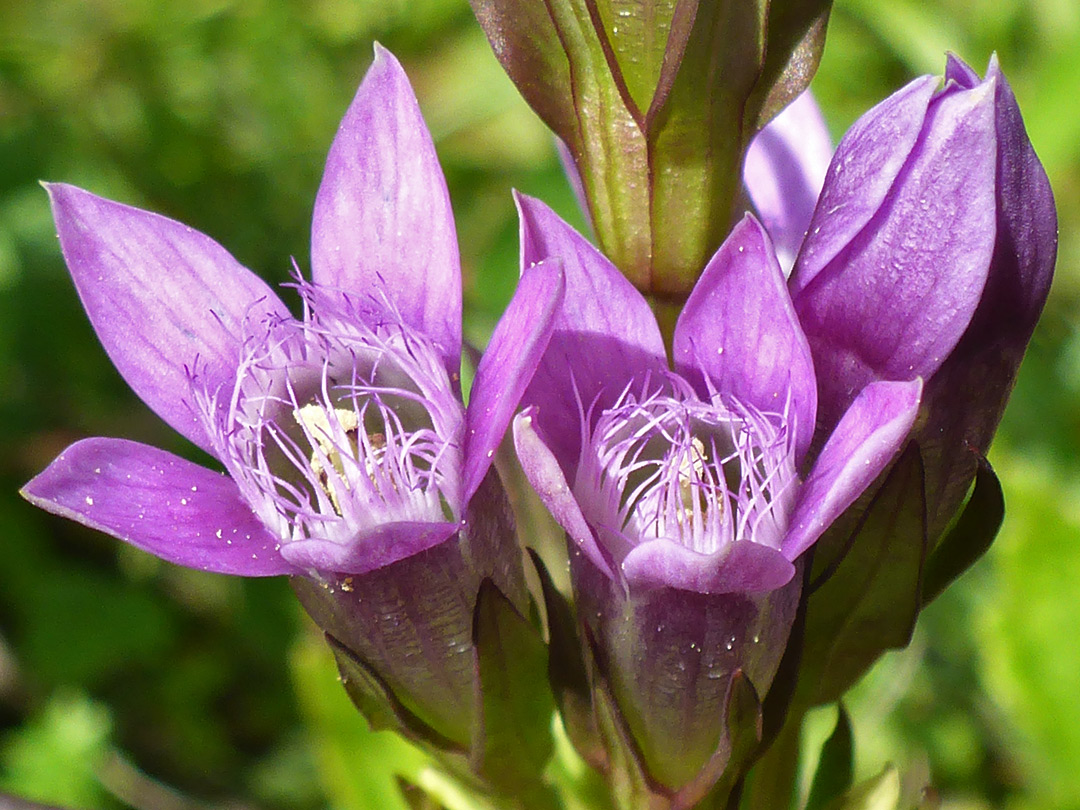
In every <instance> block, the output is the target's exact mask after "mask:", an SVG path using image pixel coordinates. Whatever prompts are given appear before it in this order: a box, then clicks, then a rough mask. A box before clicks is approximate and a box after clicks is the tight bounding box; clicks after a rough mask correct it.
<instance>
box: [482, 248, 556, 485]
mask: <svg viewBox="0 0 1080 810" xmlns="http://www.w3.org/2000/svg"><path fill="white" fill-rule="evenodd" d="M565 286H566V285H565V282H564V280H563V274H562V267H561V265H560V263H559V261H558V260H557V259H555V260H552V261H549V262H547V263H546V264H545V263H543V262H541V263H540V264H535V265H533V266H532V267H530V268H528V269H527V270H525V272H524V273H523V274H522V276H521V280H520V281H519V282H518V287H517V292H515V293H514V297H513V299H512V300H511V301H510V305H509V306H508V307H507V308H506V312H505V313H503V316H502V318H500V319H499V323H498V325H496V327H495V331H494V332H493V333H492V335H491V341H490V342H489V343H488V348H487V351H485V352H484V356H483V357H482V358H481V359H480V365H479V366H478V367H477V369H476V378H475V380H474V381H473V387H472V393H471V394H470V396H469V409H468V411H467V413H466V416H465V423H466V425H467V426H468V432H467V433H466V436H465V481H464V495H463V497H464V500H465V502H466V503H467V502H468V501H469V499H470V498H472V496H473V493H474V492H476V489H477V487H479V486H480V482H481V481H483V480H484V475H485V474H486V473H487V471H488V468H489V467H490V466H491V459H492V457H493V456H494V455H495V450H496V449H497V448H498V446H499V442H501V441H502V439H503V436H504V435H505V434H506V426H507V425H509V424H510V417H512V416H513V415H514V411H516V410H517V407H518V404H519V402H520V401H521V396H522V394H524V393H525V388H526V386H528V384H529V381H530V380H531V379H532V375H533V372H534V371H536V365H537V363H539V362H540V356H541V355H542V354H543V353H544V350H545V349H546V348H547V345H548V341H549V340H550V339H551V331H552V326H553V318H554V316H555V312H556V309H557V308H558V307H559V306H560V305H561V304H562V297H563V290H564V289H565Z"/></svg>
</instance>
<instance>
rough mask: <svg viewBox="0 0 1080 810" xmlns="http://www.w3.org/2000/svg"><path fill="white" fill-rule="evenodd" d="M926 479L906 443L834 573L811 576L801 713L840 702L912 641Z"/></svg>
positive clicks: (918, 591) (917, 605) (914, 449)
mask: <svg viewBox="0 0 1080 810" xmlns="http://www.w3.org/2000/svg"><path fill="white" fill-rule="evenodd" d="M924 481H925V476H924V471H923V464H922V457H921V455H920V453H919V450H918V447H917V446H916V445H915V444H914V443H909V444H908V446H907V449H906V450H905V451H904V453H903V454H902V455H901V456H900V458H899V459H897V461H896V462H895V464H894V465H893V467H892V469H891V470H890V472H889V474H888V476H887V477H886V478H885V481H884V482H883V483H882V485H881V487H880V488H879V489H878V491H877V492H876V494H875V495H874V497H873V498H872V500H871V501H870V503H869V505H868V506H867V508H866V511H865V512H864V513H863V515H862V519H861V521H860V523H859V525H858V527H857V528H856V529H855V531H854V533H853V534H852V536H851V539H850V542H849V543H848V550H847V553H846V554H844V555H843V557H842V558H839V560H838V561H836V562H835V563H834V565H833V566H832V567H831V568H832V570H830V571H826V572H825V573H824V574H820V575H819V574H815V577H816V578H815V580H814V581H812V582H811V584H810V589H809V595H808V596H807V605H806V629H805V633H804V636H803V650H802V664H801V667H800V674H799V689H800V692H799V694H798V695H797V696H796V702H797V703H798V704H799V707H800V708H802V709H805V708H806V707H809V706H815V705H819V704H822V703H831V702H833V701H836V700H838V699H839V698H840V697H841V696H842V695H843V694H844V692H846V691H847V689H848V688H849V687H850V686H851V685H852V684H854V683H855V681H856V680H858V679H859V678H860V677H861V676H862V674H863V673H864V672H865V671H866V670H867V669H868V668H869V667H870V665H871V664H872V663H873V662H874V661H875V660H877V658H878V657H879V656H880V655H881V654H882V653H883V652H884V651H885V650H889V649H898V648H902V647H905V646H907V644H908V642H909V641H910V640H911V633H912V632H913V630H914V628H915V620H916V618H917V617H918V613H919V609H920V607H921V606H922V597H921V593H922V569H923V565H924V563H925V558H926V551H927V537H926V497H925V484H924ZM826 577H827V578H826Z"/></svg>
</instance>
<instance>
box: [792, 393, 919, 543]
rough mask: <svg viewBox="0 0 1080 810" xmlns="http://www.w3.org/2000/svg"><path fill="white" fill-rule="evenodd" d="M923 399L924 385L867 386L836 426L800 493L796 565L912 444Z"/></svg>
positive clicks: (795, 533)
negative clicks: (905, 446)
mask: <svg viewBox="0 0 1080 810" xmlns="http://www.w3.org/2000/svg"><path fill="white" fill-rule="evenodd" d="M921 396H922V380H921V379H915V380H912V381H911V382H889V381H886V382H875V383H871V384H870V385H868V386H866V388H864V389H863V390H862V392H861V393H860V394H859V396H858V397H857V398H856V399H855V401H854V402H853V403H852V405H851V407H850V408H849V409H848V411H847V413H845V414H844V416H843V418H842V419H841V420H840V423H839V424H838V425H837V426H836V429H835V430H834V431H833V433H832V435H831V436H830V437H829V440H828V441H827V442H826V443H825V447H824V448H823V449H822V451H821V455H820V456H818V459H817V461H816V462H815V464H814V468H813V469H812V470H811V471H810V475H809V477H808V478H807V479H806V482H805V483H804V484H803V486H802V489H801V490H800V491H799V500H798V502H797V503H796V504H795V511H794V513H793V514H792V516H791V528H790V529H789V530H788V534H787V537H785V538H784V544H783V549H782V550H783V552H784V556H785V557H787V558H788V559H789V560H794V559H795V558H796V557H798V556H799V555H800V554H802V553H803V552H804V551H806V549H808V548H810V546H812V545H813V544H814V541H815V540H817V539H818V537H820V536H821V533H822V532H823V531H825V529H827V528H828V527H829V526H830V524H832V522H833V521H834V520H836V519H837V518H838V517H840V513H841V512H843V511H844V510H845V509H847V508H848V507H849V506H851V504H852V503H854V501H855V499H856V498H858V497H859V495H861V494H862V492H863V490H865V489H866V488H867V487H868V486H869V485H870V483H871V482H872V481H873V480H874V479H875V478H877V476H878V473H880V472H881V471H882V470H884V469H885V467H886V466H887V465H888V464H889V462H891V461H892V459H893V457H894V456H895V455H896V453H897V451H898V450H899V449H900V447H901V445H902V444H903V443H904V441H905V440H906V439H907V436H908V433H909V432H910V431H911V426H912V424H914V422H915V416H916V414H917V413H918V411H919V399H920V397H921Z"/></svg>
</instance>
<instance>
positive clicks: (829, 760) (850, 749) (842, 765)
mask: <svg viewBox="0 0 1080 810" xmlns="http://www.w3.org/2000/svg"><path fill="white" fill-rule="evenodd" d="M836 708H837V712H836V727H835V728H834V729H833V733H832V734H831V735H829V739H827V740H826V741H825V745H824V746H823V747H822V749H821V759H820V760H819V761H818V767H817V772H816V773H815V774H814V781H813V783H812V784H811V786H810V797H809V799H808V800H807V803H806V808H805V810H821V808H824V807H826V806H827V805H828V803H829V802H830V801H833V800H835V799H836V798H837V797H839V796H841V795H843V794H844V793H845V792H846V791H847V790H849V789H850V788H851V782H852V780H853V779H854V776H855V757H854V754H855V752H854V747H855V741H854V739H853V737H852V733H851V720H850V719H849V718H848V713H847V710H846V709H845V708H844V704H843V703H842V702H841V703H839V704H837V707H836Z"/></svg>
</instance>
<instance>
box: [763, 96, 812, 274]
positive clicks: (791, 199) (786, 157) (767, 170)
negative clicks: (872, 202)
mask: <svg viewBox="0 0 1080 810" xmlns="http://www.w3.org/2000/svg"><path fill="white" fill-rule="evenodd" d="M832 153H833V146H832V139H831V138H830V137H829V130H828V129H827V128H826V126H825V119H824V118H822V116H821V110H820V109H819V108H818V105H817V102H815V101H814V97H813V96H812V95H811V94H810V91H809V90H807V91H804V92H803V93H801V94H800V95H798V96H796V98H795V100H794V101H792V102H791V104H789V105H788V106H787V107H785V108H784V110H783V112H781V113H780V114H779V115H778V116H776V118H774V119H773V120H772V121H771V122H769V125H768V126H767V127H765V129H763V130H762V131H761V132H759V133H758V134H757V135H755V136H754V139H753V140H752V141H750V146H749V148H747V150H746V160H745V162H744V163H743V183H744V184H745V185H746V190H747V192H748V193H749V194H750V199H751V200H752V201H753V203H754V208H755V209H756V210H757V213H758V216H759V217H761V222H762V224H763V225H764V226H765V229H766V230H767V231H768V232H769V236H770V237H772V241H773V245H774V246H775V247H776V255H777V258H778V259H779V260H780V266H781V267H783V268H784V272H785V273H790V272H791V267H792V265H793V264H794V263H795V254H797V253H798V252H799V246H800V245H801V244H802V240H803V236H804V235H805V234H806V232H807V230H809V228H810V217H811V216H812V215H813V213H814V206H815V205H816V204H817V199H818V195H819V194H820V193H821V186H822V184H823V183H824V182H825V173H826V171H827V170H828V168H829V160H830V159H831V158H832Z"/></svg>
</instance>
